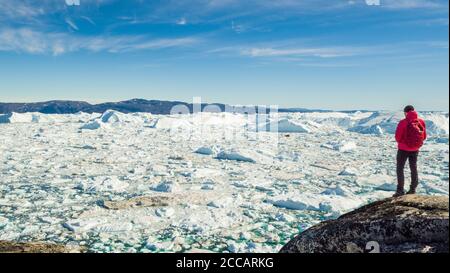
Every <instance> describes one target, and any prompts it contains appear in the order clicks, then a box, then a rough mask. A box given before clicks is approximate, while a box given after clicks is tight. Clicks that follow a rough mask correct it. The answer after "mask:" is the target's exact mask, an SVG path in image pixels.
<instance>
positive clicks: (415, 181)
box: [408, 152, 419, 194]
mask: <svg viewBox="0 0 450 273" xmlns="http://www.w3.org/2000/svg"><path fill="white" fill-rule="evenodd" d="M418 156H419V152H411V153H410V154H409V157H408V161H409V168H410V169H411V187H410V190H409V192H408V193H409V194H415V193H416V189H417V186H419V173H418V171H417V158H418Z"/></svg>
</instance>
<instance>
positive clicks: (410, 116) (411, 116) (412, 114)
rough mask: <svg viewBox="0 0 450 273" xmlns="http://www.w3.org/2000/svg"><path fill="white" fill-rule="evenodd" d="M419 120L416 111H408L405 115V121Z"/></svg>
mask: <svg viewBox="0 0 450 273" xmlns="http://www.w3.org/2000/svg"><path fill="white" fill-rule="evenodd" d="M418 118H419V114H418V113H417V112H416V111H410V112H408V113H407V114H406V119H407V120H415V119H418Z"/></svg>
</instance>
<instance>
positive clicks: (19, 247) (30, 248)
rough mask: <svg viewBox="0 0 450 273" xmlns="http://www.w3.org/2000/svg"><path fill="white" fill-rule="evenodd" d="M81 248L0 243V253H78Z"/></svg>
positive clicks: (42, 244)
mask: <svg viewBox="0 0 450 273" xmlns="http://www.w3.org/2000/svg"><path fill="white" fill-rule="evenodd" d="M80 252H84V250H83V249H81V248H73V247H66V246H63V245H57V244H48V243H17V242H8V241H0V253H80Z"/></svg>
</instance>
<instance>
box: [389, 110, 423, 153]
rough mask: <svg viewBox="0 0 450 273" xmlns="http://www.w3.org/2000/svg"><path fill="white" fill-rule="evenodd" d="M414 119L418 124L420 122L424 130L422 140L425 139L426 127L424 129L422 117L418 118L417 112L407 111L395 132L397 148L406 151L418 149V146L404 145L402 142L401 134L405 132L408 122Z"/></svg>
mask: <svg viewBox="0 0 450 273" xmlns="http://www.w3.org/2000/svg"><path fill="white" fill-rule="evenodd" d="M415 119H418V120H419V122H420V124H422V126H423V128H424V132H423V133H424V140H425V139H427V129H426V124H425V121H423V119H420V118H419V114H417V112H416V111H411V112H408V114H407V115H406V118H405V119H403V120H401V121H400V123H399V124H398V126H397V131H396V132H395V139H396V140H397V143H398V149H399V150H402V151H408V152H416V151H418V150H419V149H420V147H409V146H408V145H406V144H405V143H404V142H403V136H404V134H405V132H406V128H407V126H408V122H410V121H412V120H415Z"/></svg>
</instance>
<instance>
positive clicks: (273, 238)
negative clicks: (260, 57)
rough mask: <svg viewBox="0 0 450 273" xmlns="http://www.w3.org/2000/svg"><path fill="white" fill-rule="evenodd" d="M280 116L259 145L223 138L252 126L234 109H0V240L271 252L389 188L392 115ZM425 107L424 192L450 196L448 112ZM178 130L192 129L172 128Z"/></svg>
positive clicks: (101, 248)
mask: <svg viewBox="0 0 450 273" xmlns="http://www.w3.org/2000/svg"><path fill="white" fill-rule="evenodd" d="M280 116H281V117H280V120H279V121H278V122H277V123H278V124H277V125H278V129H279V131H280V134H279V135H278V141H279V144H278V145H269V144H268V142H265V141H255V140H254V139H251V138H250V139H249V138H239V137H238V138H227V137H225V136H224V134H223V132H224V131H223V130H226V131H232V130H236V131H238V132H239V130H241V129H242V130H249V126H248V124H247V123H246V121H247V119H246V118H244V116H242V115H239V114H225V113H220V114H212V113H203V114H197V115H196V116H195V117H192V116H191V115H183V116H181V115H180V116H154V115H151V114H140V113H137V114H122V113H119V112H115V111H107V112H106V113H104V114H102V115H101V114H85V113H79V114H74V115H44V114H38V113H27V114H17V113H13V114H10V115H0V123H1V124H0V131H1V133H0V240H21V241H47V242H56V243H62V244H68V245H82V246H85V247H87V248H88V249H89V250H90V251H94V252H174V251H183V252H189V251H196V250H198V249H202V250H209V251H214V252H224V251H229V252H276V251H278V250H279V249H280V248H281V246H282V245H284V244H285V243H286V242H287V241H288V240H289V239H290V238H291V236H294V235H296V234H297V233H298V231H299V230H303V229H305V228H307V227H309V226H311V225H313V224H316V223H318V222H320V221H322V220H324V219H328V218H333V217H337V216H339V215H340V214H342V213H345V212H346V211H349V210H352V209H354V208H356V207H358V206H360V205H363V204H365V203H367V202H370V201H373V200H377V199H380V198H384V197H387V196H390V195H391V194H392V190H394V188H395V153H396V147H395V146H396V145H395V142H394V140H393V136H392V133H393V132H394V130H395V126H396V123H397V122H398V120H399V119H400V116H399V115H396V114H393V113H386V112H373V113H358V112H356V113H292V114H280ZM423 116H424V118H425V119H426V121H427V124H428V127H429V133H430V139H429V140H428V142H427V144H426V146H425V147H424V149H423V151H422V153H421V158H420V166H421V167H420V171H421V186H420V193H423V194H439V195H448V192H449V185H448V178H449V176H448V173H449V170H448V160H449V154H448V152H449V150H448V135H449V129H448V128H449V125H448V124H449V123H448V122H449V121H448V120H449V119H448V113H423ZM274 122H276V121H269V122H268V123H269V124H273V123H274ZM174 126H175V127H177V128H191V129H192V130H195V131H198V130H200V129H199V128H198V126H201V127H202V128H201V131H202V133H201V134H200V135H199V137H193V138H191V139H189V140H186V139H184V138H178V137H174V135H173V134H171V133H170V130H171V128H173V127H174ZM262 127H265V126H262ZM253 129H255V128H253ZM258 129H259V130H258V131H260V132H258V133H256V134H260V135H262V136H263V137H266V136H267V137H269V139H271V138H270V137H272V136H271V135H273V134H274V133H271V132H264V128H258ZM250 130H251V129H250ZM254 131H257V130H254Z"/></svg>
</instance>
